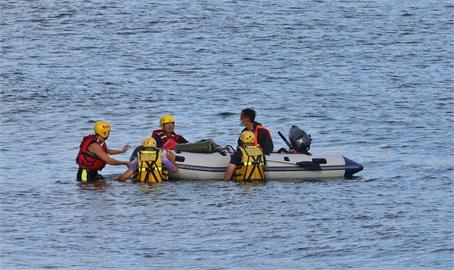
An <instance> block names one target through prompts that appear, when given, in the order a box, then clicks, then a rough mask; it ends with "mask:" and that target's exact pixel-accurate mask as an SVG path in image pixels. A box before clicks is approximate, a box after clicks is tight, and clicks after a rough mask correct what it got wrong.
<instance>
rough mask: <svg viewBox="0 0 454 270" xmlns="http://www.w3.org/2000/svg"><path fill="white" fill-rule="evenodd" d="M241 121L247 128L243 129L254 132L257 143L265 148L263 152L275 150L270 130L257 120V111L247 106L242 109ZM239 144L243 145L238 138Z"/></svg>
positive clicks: (267, 152)
mask: <svg viewBox="0 0 454 270" xmlns="http://www.w3.org/2000/svg"><path fill="white" fill-rule="evenodd" d="M240 120H241V123H242V124H243V125H244V126H245V128H244V129H243V130H242V131H241V132H243V131H247V130H249V131H251V132H252V133H254V138H255V141H254V143H255V144H259V145H260V147H262V149H263V153H265V154H269V153H271V152H273V148H274V144H273V139H271V133H270V131H269V130H268V129H267V128H265V127H264V126H262V124H260V123H258V122H255V111H254V110H253V109H250V108H246V109H244V110H242V111H241V114H240ZM238 145H241V140H240V138H238Z"/></svg>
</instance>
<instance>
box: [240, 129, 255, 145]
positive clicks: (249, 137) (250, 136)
mask: <svg viewBox="0 0 454 270" xmlns="http://www.w3.org/2000/svg"><path fill="white" fill-rule="evenodd" d="M240 140H241V141H242V142H243V143H254V140H255V135H254V133H252V131H249V130H246V131H243V132H241V135H240Z"/></svg>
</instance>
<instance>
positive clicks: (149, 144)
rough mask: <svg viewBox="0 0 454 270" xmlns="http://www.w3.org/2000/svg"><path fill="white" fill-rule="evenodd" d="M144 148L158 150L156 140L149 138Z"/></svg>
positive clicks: (144, 142) (145, 141) (144, 143)
mask: <svg viewBox="0 0 454 270" xmlns="http://www.w3.org/2000/svg"><path fill="white" fill-rule="evenodd" d="M142 146H143V147H154V148H156V140H155V139H154V138H153V137H147V138H145V140H143V143H142Z"/></svg>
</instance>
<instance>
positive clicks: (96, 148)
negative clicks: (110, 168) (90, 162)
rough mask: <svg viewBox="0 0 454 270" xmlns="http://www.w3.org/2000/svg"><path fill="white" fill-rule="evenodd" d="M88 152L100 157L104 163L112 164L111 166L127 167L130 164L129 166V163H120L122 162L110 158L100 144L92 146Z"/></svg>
mask: <svg viewBox="0 0 454 270" xmlns="http://www.w3.org/2000/svg"><path fill="white" fill-rule="evenodd" d="M88 151H90V152H92V153H93V154H95V155H96V156H97V157H99V158H100V159H102V160H103V161H104V162H106V163H107V164H110V165H125V166H128V164H129V162H126V161H120V160H116V159H114V158H111V157H109V155H108V154H107V153H106V152H104V151H103V150H102V148H101V146H100V145H99V144H96V143H92V144H90V146H89V147H88Z"/></svg>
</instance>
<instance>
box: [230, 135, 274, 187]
mask: <svg viewBox="0 0 454 270" xmlns="http://www.w3.org/2000/svg"><path fill="white" fill-rule="evenodd" d="M240 140H241V145H240V146H238V149H237V150H236V151H235V152H234V153H233V154H232V156H231V158H230V163H229V165H228V166H227V170H226V172H225V174H224V180H230V179H233V180H236V181H261V180H264V179H265V174H264V170H265V166H266V159H265V155H264V154H263V151H262V148H261V147H260V145H258V144H256V143H255V135H254V133H252V132H251V131H249V130H247V131H243V132H242V133H241V135H240Z"/></svg>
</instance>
